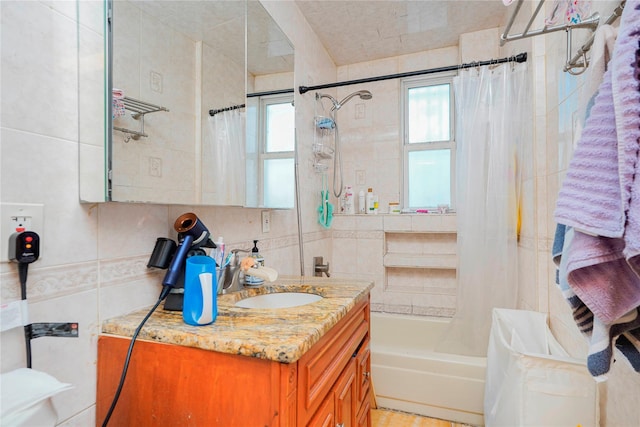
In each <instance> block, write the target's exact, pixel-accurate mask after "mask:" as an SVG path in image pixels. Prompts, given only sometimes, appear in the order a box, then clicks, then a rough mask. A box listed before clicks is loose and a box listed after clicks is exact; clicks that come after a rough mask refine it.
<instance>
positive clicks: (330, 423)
mask: <svg viewBox="0 0 640 427" xmlns="http://www.w3.org/2000/svg"><path fill="white" fill-rule="evenodd" d="M335 418H336V417H335V404H334V401H333V395H329V396H327V398H326V399H324V401H323V402H322V404H321V405H320V407H319V408H318V411H317V412H316V413H315V415H314V416H313V418H311V421H309V424H308V427H335V425H336V422H335Z"/></svg>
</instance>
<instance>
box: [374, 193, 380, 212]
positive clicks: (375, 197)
mask: <svg viewBox="0 0 640 427" xmlns="http://www.w3.org/2000/svg"><path fill="white" fill-rule="evenodd" d="M378 205H379V202H378V196H377V195H374V196H373V213H374V215H377V214H378Z"/></svg>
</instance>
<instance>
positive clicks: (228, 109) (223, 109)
mask: <svg viewBox="0 0 640 427" xmlns="http://www.w3.org/2000/svg"><path fill="white" fill-rule="evenodd" d="M240 108H244V104H240V105H232V106H231V107H227V108H218V109H217V110H209V115H210V116H215V115H216V114H218V113H222V112H223V111H231V110H238V109H240Z"/></svg>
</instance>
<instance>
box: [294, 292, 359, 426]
mask: <svg viewBox="0 0 640 427" xmlns="http://www.w3.org/2000/svg"><path fill="white" fill-rule="evenodd" d="M368 332H369V304H368V300H366V301H362V302H361V303H359V304H357V305H356V307H354V308H353V309H352V310H351V312H349V314H347V316H345V317H344V318H343V319H342V320H340V322H339V323H338V324H337V325H336V326H334V327H333V328H332V329H331V330H330V331H329V332H327V334H326V335H325V336H324V337H322V339H321V340H320V341H318V343H316V344H315V345H314V346H313V347H312V348H311V349H310V350H309V351H308V352H307V353H305V354H304V355H303V356H302V357H301V358H300V360H299V361H298V387H297V390H298V425H299V426H306V425H308V424H309V422H310V421H311V417H312V416H314V415H315V414H316V412H317V411H318V408H319V407H320V405H321V404H322V403H323V402H324V401H325V399H326V398H327V396H328V395H329V394H331V393H333V390H335V388H334V386H335V384H336V382H337V381H339V380H338V379H339V378H340V376H341V375H342V373H343V372H344V371H345V368H346V367H347V366H348V365H353V366H352V368H353V376H354V378H353V384H354V388H353V390H354V392H356V381H355V359H354V357H353V356H354V354H355V353H356V350H357V349H358V348H359V347H361V343H362V342H363V340H364V339H365V337H366V336H367V335H368ZM356 399H357V397H354V399H353V402H355V401H356ZM354 419H355V416H354ZM336 424H337V425H339V424H340V422H339V421H338V420H336ZM345 425H352V424H345Z"/></svg>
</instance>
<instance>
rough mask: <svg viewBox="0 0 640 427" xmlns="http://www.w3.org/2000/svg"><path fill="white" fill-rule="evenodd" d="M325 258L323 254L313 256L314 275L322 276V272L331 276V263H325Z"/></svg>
mask: <svg viewBox="0 0 640 427" xmlns="http://www.w3.org/2000/svg"><path fill="white" fill-rule="evenodd" d="M322 261H323V258H322V257H321V256H315V257H313V275H314V276H316V277H322V273H324V274H326V275H327V277H331V275H330V274H329V263H326V264H323V263H322Z"/></svg>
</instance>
